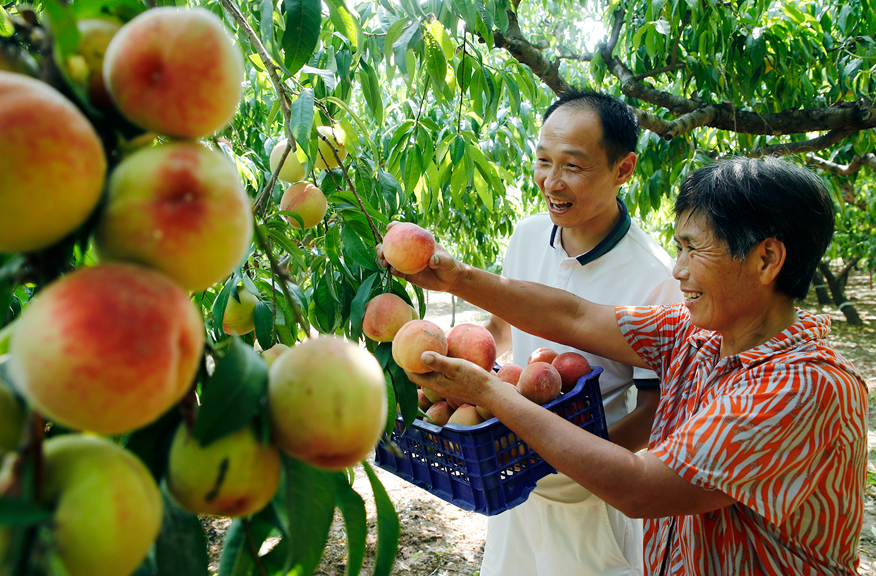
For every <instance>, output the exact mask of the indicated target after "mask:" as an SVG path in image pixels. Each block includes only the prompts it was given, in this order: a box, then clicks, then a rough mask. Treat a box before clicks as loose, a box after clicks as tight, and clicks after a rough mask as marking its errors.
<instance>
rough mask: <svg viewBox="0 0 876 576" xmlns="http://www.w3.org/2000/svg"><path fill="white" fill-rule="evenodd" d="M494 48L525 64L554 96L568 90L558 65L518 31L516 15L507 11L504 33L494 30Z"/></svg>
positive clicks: (518, 25)
mask: <svg viewBox="0 0 876 576" xmlns="http://www.w3.org/2000/svg"><path fill="white" fill-rule="evenodd" d="M493 41H494V44H495V46H496V48H504V49H505V50H507V51H508V52H510V53H511V55H512V56H514V58H515V59H516V60H517V61H518V62H520V63H521V64H526V65H527V66H529V67H530V68H531V69H532V73H533V74H535V75H536V76H538V77H539V78H540V79H541V81H542V82H544V83H545V84H546V85H547V86H548V88H550V89H551V90H552V91H553V92H554V94H562V93H563V92H565V91H566V90H568V89H569V84H568V83H567V82H566V79H565V78H563V77H562V76H561V75H560V72H559V69H560V63H559V62H558V61H557V62H551V61H550V60H548V59H547V58H545V57H544V56H542V54H541V51H540V50H539V49H538V48H536V47H535V46H534V45H533V44H532V43H530V42H529V41H528V40H526V38H524V37H523V34H522V33H521V31H520V24H519V23H518V21H517V14H516V13H515V12H514V11H512V10H508V29H507V30H505V32H501V31H499V30H496V31H495V32H494V34H493Z"/></svg>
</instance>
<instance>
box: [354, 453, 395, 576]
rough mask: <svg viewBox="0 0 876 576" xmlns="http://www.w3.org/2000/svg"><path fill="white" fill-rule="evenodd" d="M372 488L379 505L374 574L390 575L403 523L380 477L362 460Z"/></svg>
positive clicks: (380, 575) (379, 575) (375, 502)
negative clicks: (400, 521)
mask: <svg viewBox="0 0 876 576" xmlns="http://www.w3.org/2000/svg"><path fill="white" fill-rule="evenodd" d="M362 466H363V467H364V468H365V473H366V474H368V480H369V481H370V482H371V490H372V491H373V492H374V504H375V506H376V507H377V552H376V555H377V558H376V560H375V561H374V576H389V574H390V573H391V572H392V566H393V564H395V557H396V556H397V555H398V538H399V534H401V524H400V523H399V520H398V514H397V513H396V511H395V508H394V507H393V505H392V500H390V499H389V496H388V495H387V493H386V489H385V488H384V487H383V484H381V483H380V479H378V478H377V475H376V474H375V473H374V470H373V469H372V468H371V465H370V464H368V462H362Z"/></svg>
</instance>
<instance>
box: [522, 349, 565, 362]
mask: <svg viewBox="0 0 876 576" xmlns="http://www.w3.org/2000/svg"><path fill="white" fill-rule="evenodd" d="M557 356H559V354H558V353H557V351H556V350H554V349H553V348H548V347H547V346H542V347H541V348H538V349H536V350H534V351H533V352H532V354H530V355H529V358H527V359H526V363H527V364H532V363H533V362H547V363H548V364H550V363H551V362H553V361H554V358H556V357H557Z"/></svg>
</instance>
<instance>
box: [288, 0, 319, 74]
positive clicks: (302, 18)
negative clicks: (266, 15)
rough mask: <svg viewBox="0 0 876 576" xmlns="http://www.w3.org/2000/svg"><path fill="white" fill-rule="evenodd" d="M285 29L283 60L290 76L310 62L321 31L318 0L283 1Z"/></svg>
mask: <svg viewBox="0 0 876 576" xmlns="http://www.w3.org/2000/svg"><path fill="white" fill-rule="evenodd" d="M283 6H284V7H285V9H286V29H285V30H284V32H283V39H282V40H281V44H282V45H283V52H284V59H283V61H284V62H285V64H286V68H287V70H288V71H289V73H290V74H295V73H296V72H298V71H299V70H300V69H301V67H302V66H304V64H306V63H307V61H308V60H310V56H311V55H312V54H313V51H314V50H315V49H316V46H317V43H318V42H319V32H320V30H321V29H322V2H321V1H320V0H283Z"/></svg>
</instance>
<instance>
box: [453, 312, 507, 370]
mask: <svg viewBox="0 0 876 576" xmlns="http://www.w3.org/2000/svg"><path fill="white" fill-rule="evenodd" d="M447 355H448V356H450V357H451V358H463V359H465V360H468V361H469V362H473V363H475V364H477V365H478V366H480V367H481V368H483V369H484V370H486V371H487V372H492V370H493V365H494V364H495V363H496V341H495V340H494V339H493V335H492V333H490V331H489V330H487V329H486V328H484V327H483V326H478V325H477V324H457V325H456V326H454V327H453V328H451V329H450V331H449V332H448V333H447Z"/></svg>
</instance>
